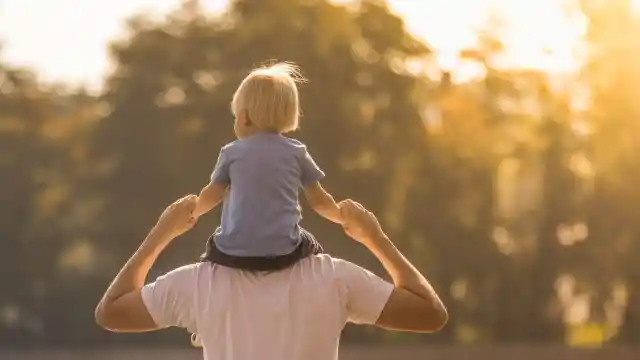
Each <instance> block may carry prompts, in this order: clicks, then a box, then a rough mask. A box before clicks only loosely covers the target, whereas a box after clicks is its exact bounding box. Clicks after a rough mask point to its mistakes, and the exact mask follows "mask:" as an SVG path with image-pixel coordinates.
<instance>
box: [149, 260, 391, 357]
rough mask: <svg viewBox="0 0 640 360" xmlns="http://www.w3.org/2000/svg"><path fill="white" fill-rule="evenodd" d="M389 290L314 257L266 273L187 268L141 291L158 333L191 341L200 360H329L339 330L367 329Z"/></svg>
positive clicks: (356, 270) (343, 264) (345, 265)
mask: <svg viewBox="0 0 640 360" xmlns="http://www.w3.org/2000/svg"><path fill="white" fill-rule="evenodd" d="M392 290H393V285H391V284H390V283H388V282H386V281H384V280H382V279H381V278H380V277H378V276H376V275H374V274H373V273H371V272H370V271H368V270H365V269H363V268H361V267H360V266H357V265H355V264H353V263H350V262H348V261H344V260H340V259H336V258H332V257H330V256H328V255H317V256H311V257H309V258H306V259H303V260H301V261H299V262H298V263H297V264H295V265H294V266H293V267H291V268H289V269H286V270H282V271H278V272H272V273H252V272H247V271H241V270H236V269H231V268H228V267H224V266H219V265H212V264H210V263H197V264H192V265H187V266H183V267H181V268H178V269H176V270H173V271H171V272H169V273H167V274H165V275H163V276H160V277H158V279H157V280H156V281H155V282H153V283H150V284H148V285H145V286H144V288H143V289H142V298H143V301H144V303H145V305H146V307H147V309H148V311H149V313H150V314H151V316H152V317H153V319H154V321H155V322H156V324H157V325H158V326H160V327H169V326H177V327H181V328H185V329H187V330H188V331H189V332H191V333H195V334H198V337H199V339H200V341H201V343H202V347H203V352H204V359H205V360H256V359H260V360H336V359H338V344H339V340H340V334H341V332H342V329H343V328H344V326H345V325H346V323H347V322H353V323H356V324H374V323H375V322H376V321H377V319H378V317H379V316H380V313H381V312H382V309H383V308H384V306H385V304H386V303H387V300H388V299H389V296H390V295H391V292H392Z"/></svg>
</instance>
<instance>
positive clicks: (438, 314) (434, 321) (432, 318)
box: [424, 306, 449, 333]
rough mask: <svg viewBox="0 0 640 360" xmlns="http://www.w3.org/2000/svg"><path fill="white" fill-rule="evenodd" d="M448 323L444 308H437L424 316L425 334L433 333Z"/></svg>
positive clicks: (447, 315)
mask: <svg viewBox="0 0 640 360" xmlns="http://www.w3.org/2000/svg"><path fill="white" fill-rule="evenodd" d="M448 321H449V314H448V313H447V310H446V309H445V308H444V306H437V307H436V308H434V309H432V310H431V311H429V313H427V314H425V322H424V326H425V329H424V330H425V332H429V333H435V332H438V331H440V330H442V328H444V327H445V325H447V322H448Z"/></svg>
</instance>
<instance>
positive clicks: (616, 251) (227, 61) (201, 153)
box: [0, 0, 640, 346]
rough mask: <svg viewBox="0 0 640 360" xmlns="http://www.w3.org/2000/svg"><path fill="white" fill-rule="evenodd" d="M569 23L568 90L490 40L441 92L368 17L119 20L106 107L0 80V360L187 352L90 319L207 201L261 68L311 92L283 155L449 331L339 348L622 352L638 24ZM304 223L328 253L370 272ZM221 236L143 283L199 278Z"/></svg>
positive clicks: (637, 310) (198, 236) (638, 111)
mask: <svg viewBox="0 0 640 360" xmlns="http://www.w3.org/2000/svg"><path fill="white" fill-rule="evenodd" d="M603 4H604V5H603ZM575 12H576V13H579V12H582V13H584V16H586V19H587V20H588V32H587V35H586V38H585V39H584V40H585V43H586V44H587V45H588V46H587V49H588V52H587V57H586V59H585V63H584V66H583V68H582V71H581V72H580V74H578V76H575V77H561V76H560V75H557V74H545V73H543V72H539V71H533V70H513V69H504V68H500V67H497V66H495V59H497V58H499V56H500V54H501V52H502V51H503V46H502V44H501V42H500V36H499V33H496V32H492V31H491V24H488V26H487V30H486V31H480V32H479V33H478V42H477V45H476V46H475V47H474V48H470V49H468V50H466V51H463V52H462V53H461V54H460V56H461V59H462V61H463V62H464V63H466V64H467V65H468V66H475V67H476V68H477V69H478V70H480V73H481V74H483V75H482V76H480V77H479V78H476V79H474V80H472V81H466V82H456V81H452V77H451V75H450V74H449V73H447V72H445V71H442V69H439V68H438V66H437V64H436V62H435V60H434V54H433V53H432V52H431V51H430V49H429V46H428V45H427V44H424V43H422V42H420V41H418V40H416V39H415V38H413V37H412V36H411V35H410V34H409V33H408V32H407V31H406V30H405V28H404V26H403V23H402V21H401V19H399V18H398V17H396V16H395V15H393V14H391V13H390V11H389V9H388V8H387V7H386V6H385V4H384V3H383V2H381V1H375V0H368V1H367V0H362V1H359V2H356V3H355V4H352V5H349V6H341V5H335V4H331V3H329V2H327V1H322V0H314V1H312V0H306V1H304V0H236V1H233V2H232V4H231V5H230V7H229V9H228V10H227V12H225V13H223V14H217V15H210V14H207V15H205V14H203V13H201V12H199V11H198V9H197V7H189V6H185V7H183V8H180V9H177V10H176V11H175V12H174V13H172V14H171V15H170V16H169V17H167V18H166V19H164V20H162V21H160V22H157V21H151V20H149V19H146V18H145V17H140V16H139V17H135V18H132V19H131V20H130V21H129V23H128V35H127V36H126V37H125V38H123V39H120V40H118V41H116V42H114V43H112V44H111V48H110V50H111V54H112V57H113V59H112V60H113V64H114V68H113V72H112V73H111V74H110V75H109V76H108V78H107V80H106V82H105V85H104V91H103V93H102V94H101V95H100V96H93V95H90V94H88V93H87V92H85V91H82V90H73V89H71V90H70V89H69V88H65V87H64V86H57V85H51V84H44V83H41V82H39V81H38V80H37V76H36V75H34V74H33V73H30V72H29V71H26V70H23V69H17V68H11V67H8V66H6V65H2V64H1V63H0V209H1V210H0V211H1V214H2V215H1V216H0V344H3V345H42V346H53V345H96V344H107V343H116V342H117V343H123V342H126V343H128V344H141V343H148V342H149V341H161V342H162V343H164V344H187V337H186V335H185V334H183V333H181V332H161V333H158V334H152V335H136V336H113V335H108V334H105V333H104V332H102V331H100V330H98V329H97V328H96V326H94V324H93V319H92V315H93V314H92V311H93V307H94V305H95V304H96V302H97V301H98V299H99V297H100V296H101V292H102V291H103V290H104V289H105V287H106V285H107V282H108V281H109V280H110V279H111V278H112V276H113V275H114V274H115V272H116V271H117V270H118V268H119V267H120V266H121V264H122V263H123V262H124V261H125V259H126V257H127V256H128V255H129V254H130V253H131V251H132V250H133V249H134V248H135V247H136V246H137V245H138V244H139V242H140V241H141V240H142V238H143V236H144V235H145V234H146V232H147V230H148V229H149V228H150V226H152V224H153V222H154V221H155V219H156V217H157V216H158V215H159V213H160V211H161V210H162V209H163V207H164V206H165V205H166V204H168V203H170V202H171V201H173V200H174V199H176V198H177V197H178V196H182V195H184V194H186V193H194V192H197V191H198V190H199V189H200V187H201V186H202V185H204V183H205V182H206V181H207V179H208V176H209V174H210V171H211V170H212V167H213V165H214V163H215V161H216V157H217V154H218V151H219V148H220V147H221V146H222V145H223V144H225V143H227V142H229V141H231V140H233V132H232V116H231V114H230V111H229V101H230V98H231V95H232V93H233V91H234V90H235V88H236V86H237V85H238V83H239V81H240V80H241V79H242V78H243V76H245V75H246V74H247V72H248V71H249V70H250V69H251V68H253V67H254V66H257V65H260V64H262V63H263V62H264V60H266V59H278V60H288V61H293V62H296V63H298V64H299V65H300V66H301V67H302V69H303V72H304V75H305V76H306V77H307V78H308V79H309V80H310V81H309V83H307V84H304V85H302V86H301V96H302V107H303V111H304V116H303V119H302V129H301V131H300V132H299V133H296V134H294V136H295V137H298V138H300V139H301V140H302V141H303V142H305V143H306V144H307V145H308V147H309V148H310V151H311V152H312V154H314V157H315V159H316V161H317V162H318V163H319V165H320V166H321V167H322V168H323V169H324V170H325V171H326V172H327V174H328V176H327V180H326V187H327V188H328V189H329V190H330V191H331V192H333V193H334V194H335V195H336V197H337V198H339V199H342V198H345V197H350V198H354V199H357V200H359V201H361V202H362V203H364V204H365V205H366V206H368V207H370V208H371V209H372V210H374V211H375V212H376V213H377V214H378V215H379V216H380V218H381V220H382V221H383V223H384V227H385V229H386V230H387V231H388V233H389V234H390V235H391V236H392V238H393V240H394V241H395V242H396V243H397V245H398V246H399V247H400V248H401V249H402V250H403V251H405V252H406V254H408V256H409V257H410V258H411V260H413V261H415V263H416V264H417V266H419V267H421V268H422V269H423V270H424V271H425V272H426V273H427V274H428V276H429V278H430V280H431V281H432V282H433V283H434V286H435V287H436V288H437V290H438V291H439V292H440V293H441V294H442V296H443V298H444V301H445V302H446V304H447V305H448V307H449V309H450V312H451V321H450V323H449V325H448V326H447V327H446V329H445V330H444V331H443V333H441V334H439V335H437V336H432V337H419V338H418V337H410V336H398V335H394V336H390V335H388V334H384V333H382V332H377V331H371V330H370V329H364V328H348V331H347V332H348V334H347V336H348V337H347V339H346V341H383V340H384V341H429V342H439V343H459V344H468V343H513V342H554V343H564V342H569V343H574V344H575V343H587V344H598V343H602V342H619V343H633V342H634V340H635V341H637V340H638V339H640V293H639V292H640V278H639V276H640V263H638V261H639V260H640V187H639V186H638V184H639V183H640V157H639V155H638V150H640V142H638V141H637V140H636V139H637V137H638V134H640V132H639V130H640V122H639V121H638V120H639V118H638V116H639V115H640V101H638V91H637V90H638V89H639V88H640V42H639V41H637V39H636V38H635V36H636V35H634V34H635V33H637V32H638V31H640V15H639V14H638V13H635V14H634V13H633V12H632V11H631V10H630V2H629V1H625V0H610V1H606V2H603V1H592V2H590V1H583V3H582V4H580V5H579V6H576V8H575ZM541 26H542V25H541ZM79 31H81V30H79ZM61 51H64V50H63V49H61ZM303 206H305V210H306V211H305V214H306V215H307V216H306V217H305V219H304V220H303V223H304V225H305V226H307V227H308V228H310V229H311V230H312V231H314V232H315V233H316V234H317V235H318V236H319V238H320V240H321V241H322V242H323V243H324V244H325V245H326V247H327V248H328V250H329V251H330V252H331V253H333V254H335V255H337V256H340V257H345V258H348V259H351V260H353V261H356V262H358V263H360V264H362V265H364V266H367V267H370V268H372V269H379V267H378V266H379V265H378V264H377V263H376V262H375V260H374V259H373V257H371V256H370V255H369V254H367V253H366V251H364V250H363V249H362V248H360V247H359V246H357V245H356V244H354V243H353V242H351V241H349V240H348V239H347V238H346V237H345V236H344V235H343V234H342V232H341V230H340V229H339V228H338V227H337V226H335V225H333V224H330V223H328V222H327V221H324V220H322V219H320V218H319V217H318V216H316V215H315V214H312V213H311V212H310V211H308V209H307V208H306V204H303ZM218 216H219V211H216V212H214V214H211V215H208V216H207V217H206V218H203V219H201V221H200V224H199V225H198V227H197V228H196V229H195V230H194V231H192V232H191V233H189V234H188V235H186V236H185V237H184V238H183V239H180V240H179V241H176V242H175V243H174V244H173V245H172V248H171V249H170V251H168V252H167V254H166V255H165V256H163V259H162V261H161V264H159V265H158V266H157V268H156V269H155V270H154V273H153V274H152V278H153V277H155V276H157V275H158V274H160V273H162V272H164V271H167V270H169V269H170V268H172V267H174V266H176V265H179V264H184V263H185V262H189V261H192V260H195V259H196V258H197V256H198V255H199V254H200V252H201V251H202V250H203V249H204V242H205V239H206V237H207V236H208V235H209V234H210V233H211V232H212V231H213V230H214V228H215V227H216V226H217V224H218ZM310 311H313V310H312V309H310Z"/></svg>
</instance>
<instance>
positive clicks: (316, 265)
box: [297, 254, 368, 280]
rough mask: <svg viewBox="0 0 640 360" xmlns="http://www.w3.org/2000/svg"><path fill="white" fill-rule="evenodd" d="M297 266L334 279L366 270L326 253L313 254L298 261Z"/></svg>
mask: <svg viewBox="0 0 640 360" xmlns="http://www.w3.org/2000/svg"><path fill="white" fill-rule="evenodd" d="M297 266H299V267H301V268H303V269H309V270H311V271H312V272H314V273H316V274H318V273H321V274H323V275H327V276H330V277H332V278H333V279H334V280H340V279H344V278H348V277H349V276H350V275H351V274H353V273H357V272H361V271H365V272H366V271H368V270H365V269H364V268H363V267H361V266H359V265H356V264H354V263H352V262H351V261H348V260H344V259H341V258H339V257H334V256H331V255H328V254H319V255H313V256H310V257H308V258H307V259H304V260H302V261H300V262H299V263H298V265H297Z"/></svg>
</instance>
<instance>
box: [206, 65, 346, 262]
mask: <svg viewBox="0 0 640 360" xmlns="http://www.w3.org/2000/svg"><path fill="white" fill-rule="evenodd" d="M296 81H304V79H303V78H302V77H301V75H300V73H299V72H298V68H297V67H296V66H294V65H292V64H287V63H279V64H276V65H272V66H268V67H263V68H259V69H256V70H253V71H252V72H251V73H250V74H249V75H248V76H247V77H246V78H245V79H244V80H243V81H242V83H241V84H240V86H239V87H238V89H237V91H236V93H235V94H234V96H233V101H232V103H231V109H232V111H233V114H234V116H235V122H234V131H235V134H236V136H237V138H238V139H237V140H235V141H233V142H232V143H230V144H227V145H225V146H224V147H223V148H222V150H221V151H220V154H219V155H218V162H217V164H216V166H215V169H214V170H213V174H212V175H211V181H210V182H209V184H207V185H206V186H205V187H204V188H203V189H202V191H201V192H200V195H199V198H198V202H197V205H196V210H195V211H194V216H195V217H199V216H201V215H202V214H205V213H207V212H208V211H210V210H211V209H213V208H214V207H215V206H217V205H218V204H219V203H220V202H221V201H222V200H223V199H224V203H223V208H222V220H221V224H220V227H218V229H217V230H216V231H215V233H214V234H213V235H212V236H211V238H209V240H208V241H207V248H206V252H205V254H203V256H202V258H201V260H202V261H210V262H212V263H217V264H220V265H225V266H230V267H234V268H240V269H245V270H252V271H269V270H279V269H283V268H286V267H288V266H291V265H293V264H294V263H295V262H297V261H298V260H300V259H302V258H305V257H307V256H310V255H312V254H318V253H322V251H323V250H322V247H321V246H320V245H319V244H318V242H317V241H316V240H315V238H314V237H313V235H312V234H311V233H309V232H308V231H306V230H304V229H302V228H301V227H300V225H299V222H300V219H301V213H300V206H299V203H298V192H299V190H300V189H301V188H302V189H303V190H304V194H305V197H306V198H307V200H308V202H309V204H310V206H311V207H312V208H313V209H314V210H315V211H316V212H317V213H318V214H320V215H322V216H323V217H325V218H327V219H329V220H331V221H333V222H335V223H341V217H340V209H339V206H338V205H337V204H336V202H335V201H334V199H333V197H332V196H331V195H330V194H329V193H327V192H326V191H325V190H324V189H323V187H322V185H321V184H320V180H322V179H323V178H324V173H323V171H322V170H321V169H320V168H319V167H318V166H317V165H316V163H315V162H314V161H313V159H312V158H311V156H310V155H309V153H308V151H307V148H306V146H305V145H304V144H302V143H301V142H300V141H297V140H294V139H291V138H288V137H286V136H284V134H286V133H288V132H291V131H294V130H296V129H297V128H298V121H299V104H298V89H297V86H296Z"/></svg>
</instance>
